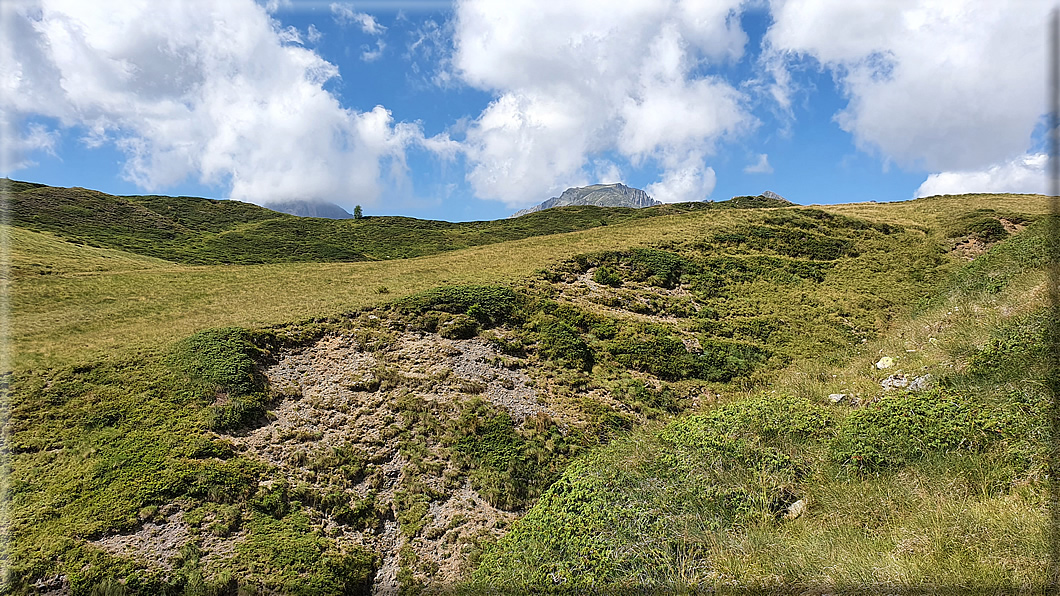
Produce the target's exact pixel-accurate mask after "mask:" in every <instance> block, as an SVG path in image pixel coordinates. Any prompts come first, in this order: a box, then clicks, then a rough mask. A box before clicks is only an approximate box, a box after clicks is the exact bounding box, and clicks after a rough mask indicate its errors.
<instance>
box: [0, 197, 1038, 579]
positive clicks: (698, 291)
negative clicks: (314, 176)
mask: <svg viewBox="0 0 1060 596" xmlns="http://www.w3.org/2000/svg"><path fill="white" fill-rule="evenodd" d="M149 199H150V201H148V200H147V199H144V201H145V202H146V203H151V201H156V200H157V201H160V202H161V203H162V204H165V203H166V201H165V200H164V199H166V198H149ZM101 200H102V199H101ZM146 203H145V204H146ZM130 204H132V202H131V203H130ZM141 207H142V205H141ZM1045 207H1046V205H1045V201H1044V199H1043V198H1040V197H1026V196H985V195H984V196H965V197H942V198H934V199H924V200H920V201H916V202H910V203H902V204H894V205H846V206H834V207H827V208H819V209H817V208H812V209H810V208H782V209H765V210H747V211H742V210H741V211H738V210H733V209H712V208H709V207H708V208H704V209H701V210H684V211H681V210H674V211H671V212H669V214H668V215H666V216H655V217H644V218H642V219H638V220H636V221H634V220H627V221H624V222H623V221H619V222H613V223H612V224H611V225H607V226H603V227H596V228H592V229H585V230H579V231H573V232H566V233H562V234H553V235H550V236H545V237H536V236H535V237H527V238H523V239H520V240H512V241H507V242H503V243H494V244H489V245H484V246H476V247H471V248H464V249H461V250H453V251H446V252H442V253H438V254H433V255H428V256H421V257H416V258H408V259H398V260H390V261H385V262H383V261H369V262H354V263H347V262H341V263H273V264H257V265H204V266H190V265H187V264H177V263H173V262H172V261H165V260H159V259H157V258H151V257H146V256H143V255H137V254H134V253H130V252H124V251H117V250H113V249H109V248H98V247H89V246H85V245H83V244H82V245H76V244H73V243H71V242H68V241H66V240H63V239H62V238H60V237H58V236H57V235H55V234H50V233H45V232H41V231H29V230H25V229H22V228H18V227H14V228H10V227H9V228H6V229H5V233H6V234H8V235H9V238H10V241H11V245H12V260H11V265H12V268H11V271H10V274H9V276H8V279H6V280H4V283H6V284H7V288H8V289H9V290H10V293H11V303H12V306H13V311H14V312H13V322H14V344H13V347H14V351H15V354H14V369H15V370H14V374H13V375H12V376H11V381H12V385H11V394H10V395H11V399H10V404H9V412H8V413H7V414H8V417H7V419H6V421H5V434H4V440H5V449H6V450H7V451H8V452H9V453H10V454H11V455H10V460H9V461H8V462H6V465H7V470H6V471H7V473H6V474H5V476H6V483H5V485H4V486H3V487H2V490H3V500H4V502H5V503H6V504H7V505H8V507H7V508H6V510H5V511H4V516H5V518H4V519H3V520H2V522H3V526H4V527H5V528H8V533H9V536H10V538H11V540H10V541H8V542H7V543H4V544H3V545H2V548H3V550H2V552H0V558H2V559H3V560H6V561H8V562H9V564H8V566H7V567H6V568H5V576H4V577H3V579H2V581H3V582H4V584H3V587H4V588H7V589H10V590H11V591H13V592H16V593H32V592H33V591H34V589H35V588H33V585H34V584H39V585H41V586H43V587H45V588H49V587H57V588H61V587H64V586H65V587H68V588H69V589H70V591H71V592H73V593H75V594H94V593H113V594H226V593H234V592H236V591H242V592H243V593H283V594H288V593H289V594H347V593H362V592H364V591H366V590H367V589H368V587H369V586H370V585H371V583H372V581H373V578H376V574H377V572H378V571H379V570H381V569H389V570H390V572H392V573H394V574H395V577H396V581H398V582H399V584H400V585H401V587H402V589H403V590H404V591H407V592H415V591H417V590H419V589H420V588H422V587H424V586H427V585H431V587H442V586H439V585H437V584H433V585H432V581H433V580H432V578H434V577H435V574H437V573H439V567H440V564H439V561H441V560H442V559H441V558H440V556H439V555H438V554H437V553H432V550H431V549H433V548H434V547H435V546H436V545H438V544H440V543H446V542H447V539H446V538H445V537H446V536H453V537H454V538H453V539H452V541H453V543H454V544H453V548H454V550H452V551H446V552H447V553H448V554H446V555H445V558H459V559H460V560H463V561H466V567H465V568H464V572H465V577H466V580H467V581H466V583H464V584H462V588H463V589H466V590H467V591H469V592H472V593H475V592H480V591H483V590H490V589H499V588H502V587H503V588H505V589H513V588H514V589H522V590H525V591H528V592H550V591H557V592H571V593H576V592H581V591H584V590H585V589H589V588H591V589H600V590H616V591H622V590H628V589H642V590H649V591H658V590H677V591H681V590H697V589H715V588H726V587H733V586H740V587H748V586H750V587H755V588H763V589H773V588H776V589H784V590H787V589H796V590H807V589H809V590H816V589H822V590H834V589H844V588H853V587H860V586H865V585H871V586H877V587H880V588H907V587H920V586H925V585H928V586H938V587H954V586H965V587H986V588H988V589H998V590H1004V589H1023V588H1033V587H1036V586H1037V585H1038V584H1039V583H1040V581H1041V577H1042V571H1043V566H1044V561H1045V556H1046V553H1045V543H1044V536H1043V535H1042V534H1041V532H1040V529H1041V528H1042V527H1044V519H1045V515H1046V512H1045V508H1044V487H1043V480H1042V471H1043V467H1042V454H1041V451H1042V445H1043V440H1044V436H1043V434H1042V433H1043V428H1044V423H1043V421H1042V420H1041V419H1040V414H1041V412H1042V411H1043V408H1042V407H1041V400H1042V396H1041V395H1040V393H1038V392H1036V390H1035V387H1036V386H1037V385H1036V384H1035V379H1036V378H1037V377H1036V375H1038V374H1039V372H1040V371H1039V370H1038V369H1037V368H1035V363H1036V362H1038V361H1039V360H1040V359H1041V358H1042V349H1041V346H1042V329H1043V325H1044V323H1043V316H1042V312H1043V311H1042V306H1043V300H1044V293H1043V285H1042V282H1043V274H1042V263H1043V261H1042V245H1043V233H1044V230H1045V223H1046V222H1045V221H1044V219H1042V218H1041V217H1040V215H1041V214H1042V213H1043V212H1044V211H1045ZM211 208H212V207H204V209H211ZM152 209H153V210H149V211H151V212H152V213H156V214H157V212H158V211H161V210H162V207H160V206H159V205H158V204H154V205H153V207H152ZM141 215H144V217H150V216H149V215H145V214H143V213H141ZM200 219H202V220H206V219H209V218H207V217H206V216H202V217H201V218H200ZM520 219H522V218H520ZM1002 219H1004V220H1005V222H1008V223H1009V224H1010V225H1017V224H1018V227H1019V228H1020V229H1021V230H1022V231H1020V232H1019V233H1018V234H1016V235H1014V236H1013V235H1012V234H1011V233H1009V232H1007V231H1005V228H1004V225H1002V222H1001V220H1002ZM170 221H176V220H175V219H174V218H170ZM992 222H993V223H992ZM192 224H195V225H200V224H196V223H195V219H194V218H192V217H190V216H187V217H186V219H185V220H184V223H182V224H181V225H185V227H190V226H191V225H192ZM995 224H997V225H995ZM160 225H161V224H160ZM202 225H205V224H202ZM241 225H242V224H241ZM998 225H1001V231H1000V232H999V231H998ZM972 237H975V238H978V241H979V242H982V243H983V248H984V249H985V248H987V247H988V246H992V248H990V250H989V252H987V253H986V254H984V255H982V256H979V257H978V258H977V259H976V260H974V261H972V262H970V263H965V262H963V261H961V260H960V259H959V258H958V257H956V256H954V255H953V254H951V253H950V250H951V249H952V248H953V247H954V246H956V245H957V244H958V243H961V242H968V241H969V239H970V238H972ZM970 314H974V316H970ZM322 337H338V338H339V339H341V340H342V341H343V342H346V344H350V345H354V346H355V348H348V349H349V350H351V351H346V352H341V353H340V352H335V353H334V354H333V355H332V356H328V358H334V360H335V361H336V362H340V363H348V368H347V369H346V370H345V371H344V372H343V373H342V375H340V376H341V378H339V377H336V378H335V384H336V385H340V386H342V388H343V389H342V390H343V391H346V392H347V393H337V394H329V395H320V394H316V395H308V394H307V395H301V393H300V389H298V388H297V387H290V386H279V384H278V385H277V386H272V385H270V383H269V382H268V380H267V379H265V378H264V376H263V375H262V367H263V366H265V365H268V364H271V363H275V362H276V360H277V358H278V357H280V356H281V355H282V354H284V353H285V351H286V350H289V349H292V348H305V347H307V346H309V345H311V344H312V342H314V341H315V340H317V339H319V338H322ZM443 340H446V341H452V342H454V343H452V344H446V345H448V346H449V347H444V346H442V347H433V346H434V345H435V344H439V345H440V344H443V343H444V342H443ZM421 341H422V343H426V344H428V347H426V348H423V349H426V350H434V351H433V352H420V353H418V354H419V356H417V358H419V359H421V360H425V361H426V362H425V363H423V366H424V367H425V368H423V369H422V370H419V369H417V370H416V371H412V370H411V368H410V367H412V366H413V365H414V363H413V362H411V361H410V356H409V354H410V353H409V352H407V351H406V350H408V349H409V346H410V345H413V344H416V342H421ZM460 342H465V343H460ZM339 343H342V342H338V343H336V344H335V345H336V346H338V345H339ZM346 344H344V345H346ZM472 345H473V346H478V348H476V349H478V350H486V349H487V348H488V350H489V352H488V354H489V356H487V357H485V358H484V359H482V358H480V359H468V360H464V361H461V363H460V364H459V365H453V366H452V367H451V368H449V369H446V370H435V369H434V368H431V367H430V365H431V364H432V361H442V360H444V359H447V358H453V357H455V356H453V354H459V353H461V352H460V349H458V347H459V346H472ZM335 349H338V348H335ZM480 353H483V352H480ZM340 354H341V355H340ZM883 356H888V357H890V358H891V360H892V361H893V365H892V366H891V367H889V368H877V367H876V366H875V363H876V362H878V361H879V360H880V359H881V358H882V357H883ZM358 362H363V363H368V364H364V365H363V367H360V368H358V367H359V366H361V365H359V364H358ZM314 366H315V364H314ZM485 366H489V367H492V368H490V370H492V371H494V373H491V374H496V375H498V378H497V379H495V380H493V381H490V380H489V379H486V378H485V377H482V378H477V377H476V378H471V374H470V373H467V372H463V373H458V372H457V370H456V369H457V368H459V367H465V368H466V367H485ZM296 370H298V371H300V372H299V375H308V374H309V372H306V371H308V368H305V367H303V368H302V369H296ZM504 371H508V372H504ZM509 372H510V373H511V374H508V373H509ZM355 373H356V374H355ZM925 373H929V374H930V375H931V378H932V382H931V388H930V389H928V390H925V391H920V392H915V391H903V390H901V389H898V390H894V391H887V392H885V391H884V390H883V389H882V388H881V385H880V383H881V382H882V381H884V380H885V379H886V378H887V377H889V376H891V375H894V374H901V375H902V376H903V378H904V379H905V380H912V379H913V378H914V377H918V376H923V375H924V374H925ZM465 376H467V377H468V378H464V377H465ZM892 381H893V379H892ZM329 382H330V381H329ZM494 382H496V383H497V384H498V386H500V387H503V388H505V390H509V391H513V392H514V393H515V394H518V392H519V391H520V390H523V389H526V390H527V391H528V392H529V394H530V395H532V396H533V399H529V400H528V401H527V403H526V404H524V405H525V406H526V407H530V408H537V411H536V414H533V415H528V416H526V417H525V419H517V418H516V417H515V416H514V415H513V414H512V413H510V412H509V411H507V410H505V408H504V407H502V406H499V405H497V404H495V403H493V402H491V401H489V399H487V398H489V397H490V396H491V394H490V391H492V389H490V390H487V385H489V383H494ZM505 383H506V384H507V385H505ZM840 393H841V394H843V396H842V397H841V398H840V400H839V403H835V404H834V403H833V400H832V399H830V398H829V395H830V394H840ZM343 396H345V397H343ZM357 400H361V401H363V402H364V404H359V403H354V402H356V401H357ZM361 405H364V408H363V409H362V410H358V408H359V407H361ZM358 416H360V417H364V418H365V419H366V420H367V421H364V420H361V419H360V418H358ZM293 420H303V422H302V423H299V424H301V425H300V426H298V425H297V424H295V422H292V421H293ZM280 422H282V423H283V425H287V426H283V425H280V424H279V423H280ZM357 424H363V425H365V426H366V427H367V428H370V429H371V432H365V433H364V435H365V436H358V435H354V434H352V433H351V432H349V431H348V429H349V428H351V425H357ZM292 425H293V426H292ZM260 432H265V433H267V435H268V437H270V439H269V440H268V441H267V442H266V443H265V444H264V445H259V444H256V443H253V442H252V441H250V440H249V439H248V437H250V436H251V435H255V433H260ZM255 436H256V435H255ZM461 491H462V493H461V494H465V495H467V494H470V495H471V496H472V498H471V499H470V502H471V503H476V504H477V505H475V507H479V508H481V509H482V510H485V509H486V508H487V506H488V507H490V508H494V509H495V510H496V511H500V512H506V513H504V515H514V516H521V517H522V519H521V520H519V521H517V522H515V523H514V525H512V526H511V527H510V530H509V529H508V526H497V525H494V526H491V527H492V528H494V530H496V531H497V532H501V531H502V530H503V531H505V532H506V535H505V536H503V537H502V538H500V539H499V540H496V541H494V540H492V539H490V538H489V536H490V534H488V533H484V534H481V535H479V536H478V537H475V538H466V539H465V537H461V538H457V537H456V536H457V534H456V533H454V531H455V530H456V529H457V528H458V527H459V526H460V525H461V523H462V522H461V521H460V520H461V519H464V520H465V521H467V516H473V515H476V514H477V512H478V511H477V510H475V509H472V510H469V511H465V512H464V513H461V514H460V515H463V516H465V517H463V518H461V517H460V516H454V517H452V518H447V519H449V520H450V521H448V522H446V524H441V522H439V521H438V518H436V516H437V515H440V514H439V513H438V511H439V510H440V509H442V508H443V507H446V506H449V505H451V504H452V503H451V502H452V501H454V500H456V497H455V496H454V495H455V494H456V493H457V492H461ZM461 498H463V497H461ZM799 502H801V503H802V505H803V506H805V508H804V509H801V510H799V513H798V515H796V514H795V513H792V512H793V511H795V510H797V509H798V508H797V507H796V504H797V503H799ZM793 508H795V509H793ZM524 511H525V515H522V513H523V512H524ZM786 515H787V517H785V516H786ZM789 518H790V519H789ZM505 519H507V518H505ZM506 523H507V522H506ZM154 527H157V528H159V530H158V531H159V532H163V531H175V530H174V528H185V529H184V530H182V531H185V532H186V533H187V534H186V535H182V536H178V538H179V539H175V542H176V543H177V546H175V547H174V548H170V549H169V550H165V549H163V551H159V552H154V551H145V550H141V551H138V552H128V551H120V550H116V549H115V547H113V546H110V547H107V544H108V543H107V540H116V539H118V538H120V537H121V536H122V535H123V534H130V535H132V534H134V533H135V534H144V533H148V534H149V533H150V532H149V530H151V528H154ZM162 528H166V530H163V529H162ZM387 528H390V529H391V530H387ZM386 531H392V532H393V535H394V536H396V538H393V540H395V542H393V544H394V545H400V547H398V546H394V549H395V550H399V552H398V553H392V552H387V551H385V550H375V549H373V548H369V547H368V546H365V545H366V544H369V543H368V542H357V540H354V539H353V538H351V536H352V537H356V538H357V539H358V540H360V539H362V538H364V537H366V536H367V537H378V536H380V535H383V534H384V533H385V532H386ZM432 541H433V542H432ZM108 548H109V549H110V550H108ZM142 548H145V549H146V548H147V547H142ZM152 548H155V547H152ZM432 557H433V558H432ZM387 565H390V567H387Z"/></svg>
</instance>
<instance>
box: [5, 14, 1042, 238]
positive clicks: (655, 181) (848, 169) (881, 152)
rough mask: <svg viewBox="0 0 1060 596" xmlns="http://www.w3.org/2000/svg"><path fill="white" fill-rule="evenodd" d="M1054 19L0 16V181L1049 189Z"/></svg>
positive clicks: (492, 199)
mask: <svg viewBox="0 0 1060 596" xmlns="http://www.w3.org/2000/svg"><path fill="white" fill-rule="evenodd" d="M1053 6H1054V4H1053V3H1052V2H1050V1H1048V0H1010V1H1009V2H998V1H996V0H863V1H859V2H851V1H849V0H746V1H741V0H611V1H608V2H601V1H599V0H452V1H448V0H446V1H441V0H404V1H402V0H395V1H387V2H383V1H363V2H352V3H351V2H332V1H317V0H258V1H255V0H224V1H220V2H219V1H217V0H164V1H158V0H113V1H110V0H97V1H93V2H85V1H84V0H0V27H2V31H0V174H2V175H5V176H9V177H11V178H14V179H17V180H28V181H32V182H40V183H44V184H50V185H55V186H81V187H86V188H92V189H96V190H101V191H104V192H107V193H112V194H119V195H131V194H166V195H187V196H202V197H210V198H231V199H235V200H239V201H246V202H251V203H257V204H266V203H268V202H270V201H286V200H295V199H306V200H315V201H324V202H333V203H336V204H338V205H340V206H342V207H344V208H346V209H347V211H351V212H352V211H353V208H354V206H355V205H361V206H362V208H363V211H364V213H365V214H366V215H406V216H411V217H420V218H430V219H445V220H449V221H471V220H486V219H497V218H502V217H507V216H508V215H510V214H511V213H513V212H514V211H516V210H518V209H521V208H525V207H527V206H530V205H533V204H536V203H540V202H542V201H544V200H546V199H548V198H550V197H554V196H558V195H559V194H560V193H561V192H562V191H563V190H564V189H566V188H568V187H572V186H582V185H586V184H594V183H612V182H622V183H624V184H626V185H629V186H632V187H636V188H641V189H644V190H645V191H647V192H648V193H649V194H650V195H652V196H653V197H654V198H656V199H658V200H660V201H664V202H681V201H699V200H724V199H728V198H730V197H732V196H736V195H748V194H750V195H755V194H759V193H761V192H763V191H765V190H772V191H773V192H776V193H778V194H780V195H781V196H783V197H785V198H787V199H789V200H791V201H794V202H796V203H799V204H803V205H809V204H833V203H847V202H857V201H873V200H874V201H896V200H908V199H911V198H914V197H917V196H930V195H934V194H955V193H963V192H1045V190H1046V172H1045V169H1046V157H1045V155H1046V154H1045V151H1046V149H1045V147H1046V135H1045V132H1046V126H1045V123H1046V117H1045V116H1046V99H1047V94H1046V86H1045V73H1046V66H1045V64H1046V60H1045V58H1046V46H1047V43H1046V20H1047V18H1048V12H1049V10H1051V9H1052V8H1053Z"/></svg>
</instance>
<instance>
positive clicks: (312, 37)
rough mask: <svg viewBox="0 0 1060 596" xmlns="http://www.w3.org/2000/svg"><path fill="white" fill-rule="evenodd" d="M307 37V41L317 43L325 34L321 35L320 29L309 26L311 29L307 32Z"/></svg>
mask: <svg viewBox="0 0 1060 596" xmlns="http://www.w3.org/2000/svg"><path fill="white" fill-rule="evenodd" d="M305 36H306V39H308V40H309V43H316V42H318V41H320V40H321V39H322V38H323V37H324V34H323V33H321V32H320V29H317V28H316V26H315V25H312V24H311V25H309V29H308V30H307V31H306V34H305Z"/></svg>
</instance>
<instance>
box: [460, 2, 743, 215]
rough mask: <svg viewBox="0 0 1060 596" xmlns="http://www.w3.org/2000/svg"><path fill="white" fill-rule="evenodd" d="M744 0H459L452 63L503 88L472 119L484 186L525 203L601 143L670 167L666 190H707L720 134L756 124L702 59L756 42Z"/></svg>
mask: <svg viewBox="0 0 1060 596" xmlns="http://www.w3.org/2000/svg"><path fill="white" fill-rule="evenodd" d="M740 5H741V1H740V0H729V1H727V2H694V1H691V0H688V1H686V0H673V1H670V2H658V1H657V0H630V1H627V2H621V3H600V2H595V1H593V0H569V1H565V2H562V3H560V2H539V1H536V0H519V1H511V2H504V3H499V2H493V1H492V0H463V1H461V2H459V3H458V4H457V6H456V11H455V18H454V24H453V27H454V46H455V50H454V53H453V59H452V63H451V64H452V69H453V73H454V76H455V77H458V78H459V79H460V80H462V81H463V82H465V83H467V84H469V85H471V86H473V87H476V88H479V89H483V90H487V91H490V92H492V93H494V94H495V99H494V100H493V101H492V102H491V103H490V104H489V105H488V106H487V107H486V109H485V110H483V111H482V113H481V114H479V116H478V117H477V118H476V119H474V120H473V121H472V122H471V123H470V124H469V126H468V128H467V131H466V140H465V153H466V156H467V157H468V164H469V168H470V169H469V172H468V174H467V179H468V181H469V182H470V184H471V186H472V189H473V191H474V192H475V194H476V195H478V196H479V197H482V198H488V199H496V200H501V201H504V202H505V203H508V204H510V205H513V206H515V205H523V204H528V203H532V202H536V201H540V200H541V197H542V196H549V194H550V193H555V192H557V191H561V190H562V189H564V188H566V187H567V186H571V185H574V184H584V183H586V182H587V181H589V180H588V176H589V175H590V174H593V175H596V174H598V172H596V171H595V169H594V167H593V165H592V164H593V162H594V159H595V158H596V157H597V156H599V155H600V154H603V153H607V152H614V153H615V154H617V155H618V156H620V157H622V158H624V159H625V160H628V161H630V163H632V164H634V165H641V164H643V163H645V162H651V163H653V164H655V165H658V166H659V167H661V168H662V170H663V173H662V175H661V179H660V180H659V181H658V182H657V183H656V184H655V185H654V186H653V188H655V194H656V195H657V196H656V198H658V199H660V200H691V199H692V198H694V199H697V200H701V199H704V198H706V195H707V194H709V192H710V190H712V189H713V186H714V172H713V170H712V169H710V168H709V167H706V166H705V164H704V163H703V159H704V156H705V155H707V154H709V153H710V152H711V151H712V150H713V149H714V147H715V145H716V143H717V142H718V141H719V140H720V139H723V138H725V137H727V136H735V135H739V134H743V133H744V132H746V131H747V130H749V129H750V128H751V127H752V126H753V125H754V119H753V117H752V116H751V115H750V113H749V112H748V109H747V107H746V105H745V104H746V98H745V97H744V96H743V94H742V93H741V92H740V91H739V90H737V89H736V88H735V87H733V86H732V85H731V84H730V83H728V82H726V81H724V80H723V79H721V78H720V77H716V76H710V75H708V74H704V71H705V70H706V68H707V67H709V66H711V65H717V64H719V63H723V62H725V61H728V60H738V59H739V58H740V57H741V56H742V54H743V50H744V46H745V44H746V42H747V36H746V34H745V33H744V32H743V31H742V29H740V26H739V19H738V10H739V8H740Z"/></svg>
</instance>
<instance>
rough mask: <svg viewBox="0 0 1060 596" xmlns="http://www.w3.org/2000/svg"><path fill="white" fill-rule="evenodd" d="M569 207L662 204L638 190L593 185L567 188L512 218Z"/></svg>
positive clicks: (647, 205) (648, 205) (622, 186)
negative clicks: (558, 194)
mask: <svg viewBox="0 0 1060 596" xmlns="http://www.w3.org/2000/svg"><path fill="white" fill-rule="evenodd" d="M570 205H595V206H597V207H636V208H640V207H654V206H656V205H662V202H661V201H656V200H655V199H653V198H651V197H650V196H648V193H646V192H644V191H643V190H641V189H639V188H630V187H628V186H626V185H625V184H621V183H615V184H593V185H591V186H578V187H574V188H568V189H567V190H565V191H563V194H561V195H560V196H558V197H552V198H551V199H549V200H547V201H545V202H543V203H541V204H540V205H535V206H533V207H530V208H528V209H523V210H521V211H517V212H516V213H515V214H513V215H512V217H519V216H522V215H526V214H528V213H534V212H537V211H543V210H545V209H551V208H552V207H567V206H570Z"/></svg>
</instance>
